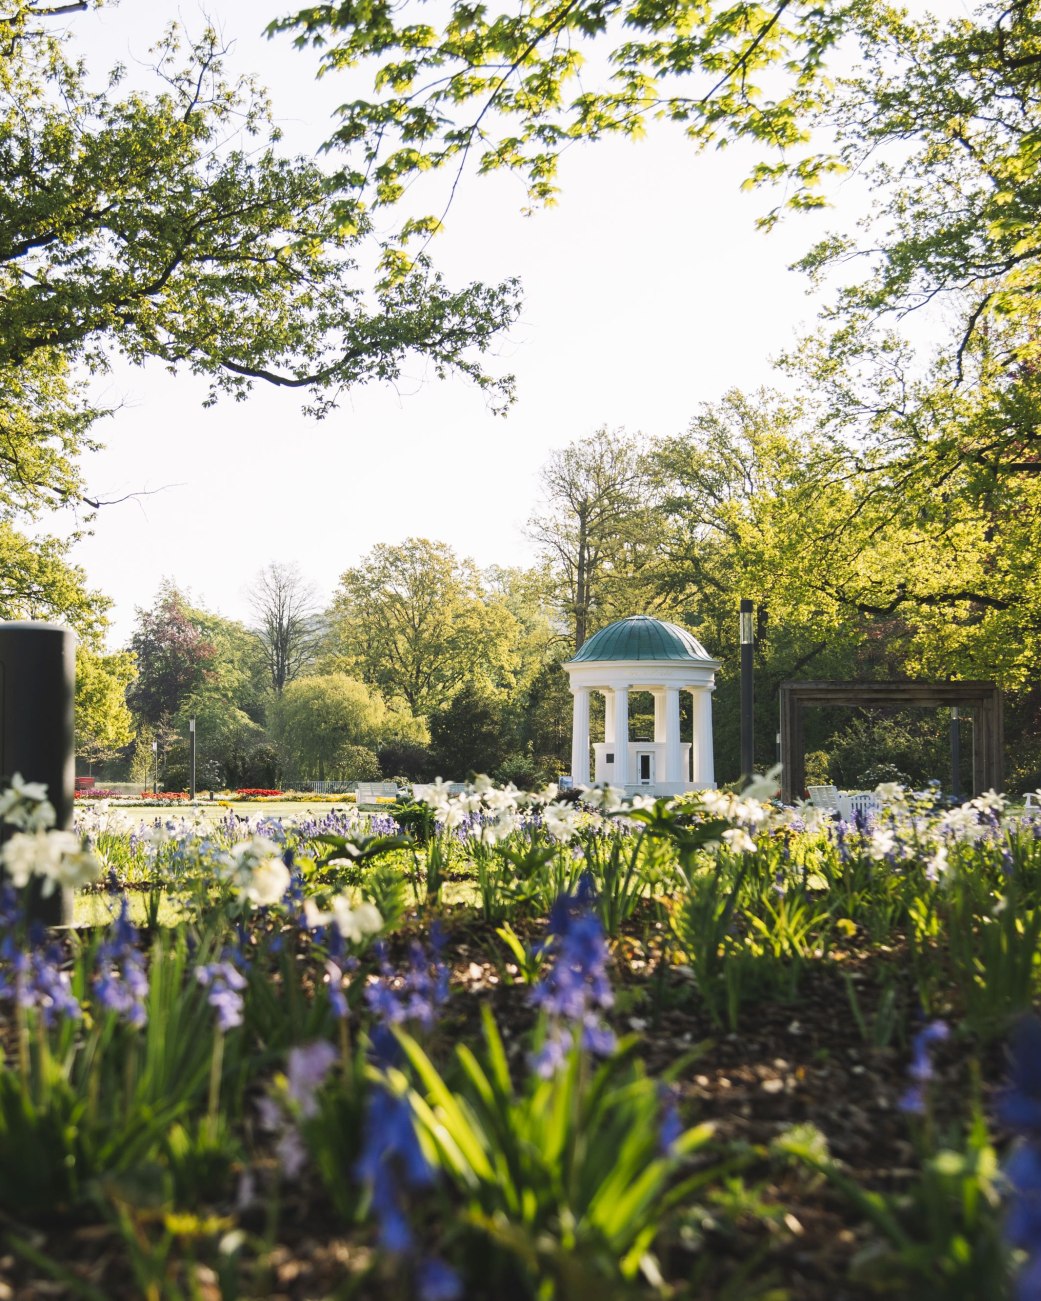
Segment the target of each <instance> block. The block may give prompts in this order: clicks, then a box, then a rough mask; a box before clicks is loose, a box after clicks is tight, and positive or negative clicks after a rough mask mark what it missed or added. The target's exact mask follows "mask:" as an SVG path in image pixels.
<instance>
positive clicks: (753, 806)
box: [730, 796, 770, 827]
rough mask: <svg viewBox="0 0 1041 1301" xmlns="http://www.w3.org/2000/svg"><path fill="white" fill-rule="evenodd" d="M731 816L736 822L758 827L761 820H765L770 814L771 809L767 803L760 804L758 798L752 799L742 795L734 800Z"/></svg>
mask: <svg viewBox="0 0 1041 1301" xmlns="http://www.w3.org/2000/svg"><path fill="white" fill-rule="evenodd" d="M730 816H731V817H732V818H733V819H734V820H735V821H736V822H745V823H747V824H748V825H749V826H751V827H758V826H759V824H760V823H761V822H765V821H766V819H767V818H768V817H769V816H770V810H769V809H768V808H767V807H766V805H765V804H760V803H759V801H758V800H750V799H747V798H745V797H744V796H741V797H740V798H738V799H736V800H735V801H734V807H733V810H732V812H731V815H730Z"/></svg>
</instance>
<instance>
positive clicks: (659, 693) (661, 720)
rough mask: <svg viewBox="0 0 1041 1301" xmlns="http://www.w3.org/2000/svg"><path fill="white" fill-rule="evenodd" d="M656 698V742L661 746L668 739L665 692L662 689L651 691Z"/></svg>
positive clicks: (657, 688) (656, 688)
mask: <svg viewBox="0 0 1041 1301" xmlns="http://www.w3.org/2000/svg"><path fill="white" fill-rule="evenodd" d="M651 695H652V696H653V697H654V742H655V744H656V745H660V744H661V743H662V742H663V741H665V739H666V733H667V728H668V722H667V718H666V705H665V692H664V691H663V690H662V688H661V687H655V688H653V689H652V691H651Z"/></svg>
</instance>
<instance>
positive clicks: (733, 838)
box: [723, 827, 756, 854]
mask: <svg viewBox="0 0 1041 1301" xmlns="http://www.w3.org/2000/svg"><path fill="white" fill-rule="evenodd" d="M723 842H724V844H725V845H726V846H727V847H728V848H729V849H732V850H733V852H734V853H735V854H754V853H755V849H756V846H755V841H754V840H753V839H752V837H751V836H750V835H749V834H748V832H747V831H745V829H744V827H730V828H729V829H728V830H727V831H724V832H723Z"/></svg>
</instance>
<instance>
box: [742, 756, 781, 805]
mask: <svg viewBox="0 0 1041 1301" xmlns="http://www.w3.org/2000/svg"><path fill="white" fill-rule="evenodd" d="M780 777H781V765H780V764H779V763H777V764H774V766H773V767H772V768H771V769H770V770H769V771H768V772H765V773H754V774H753V775H752V779H751V781H749V783H748V785H747V786H746V787H745V789H744V790H743V791H742V792H741V796H742V798H743V799H746V800H772V799H774V798H775V797H776V795H777V792H778V791H779V790H780V788H781V782H780Z"/></svg>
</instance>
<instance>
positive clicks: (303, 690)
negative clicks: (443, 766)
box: [271, 673, 424, 781]
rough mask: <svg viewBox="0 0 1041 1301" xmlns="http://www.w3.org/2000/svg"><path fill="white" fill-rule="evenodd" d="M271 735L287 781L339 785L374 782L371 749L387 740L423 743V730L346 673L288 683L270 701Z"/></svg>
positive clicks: (376, 768) (375, 770) (376, 772)
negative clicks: (313, 779)
mask: <svg viewBox="0 0 1041 1301" xmlns="http://www.w3.org/2000/svg"><path fill="white" fill-rule="evenodd" d="M271 728H272V733H273V735H274V737H275V739H276V741H277V742H278V745H279V747H280V749H281V750H282V753H283V756H284V763H285V765H286V767H287V768H288V769H289V775H290V776H296V775H299V776H303V777H308V778H311V777H317V778H318V779H319V780H324V779H327V778H332V779H336V780H341V781H355V780H365V779H368V778H373V777H378V776H379V775H380V774H379V765H378V763H377V762H376V756H375V753H374V752H375V750H376V749H377V748H378V747H379V746H380V745H381V744H382V743H383V742H384V741H389V740H391V739H400V740H413V741H416V740H421V739H424V732H423V729H422V727H421V725H419V724H417V722H416V720H415V719H413V718H411V717H410V716H409V715H408V714H407V713H403V712H401V711H394V710H390V709H388V708H387V705H386V704H385V703H384V701H383V699H382V698H381V697H380V695H379V694H378V693H377V692H374V691H372V690H371V689H370V688H369V687H367V686H366V685H365V684H364V683H362V682H358V681H357V680H356V679H354V678H351V677H348V675H347V674H346V673H321V674H312V675H311V676H309V677H306V678H297V680H296V681H295V682H290V683H289V684H288V685H287V686H286V688H285V690H284V691H283V692H282V695H281V696H280V697H279V698H278V700H276V701H275V702H274V705H273V707H272V711H271Z"/></svg>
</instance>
